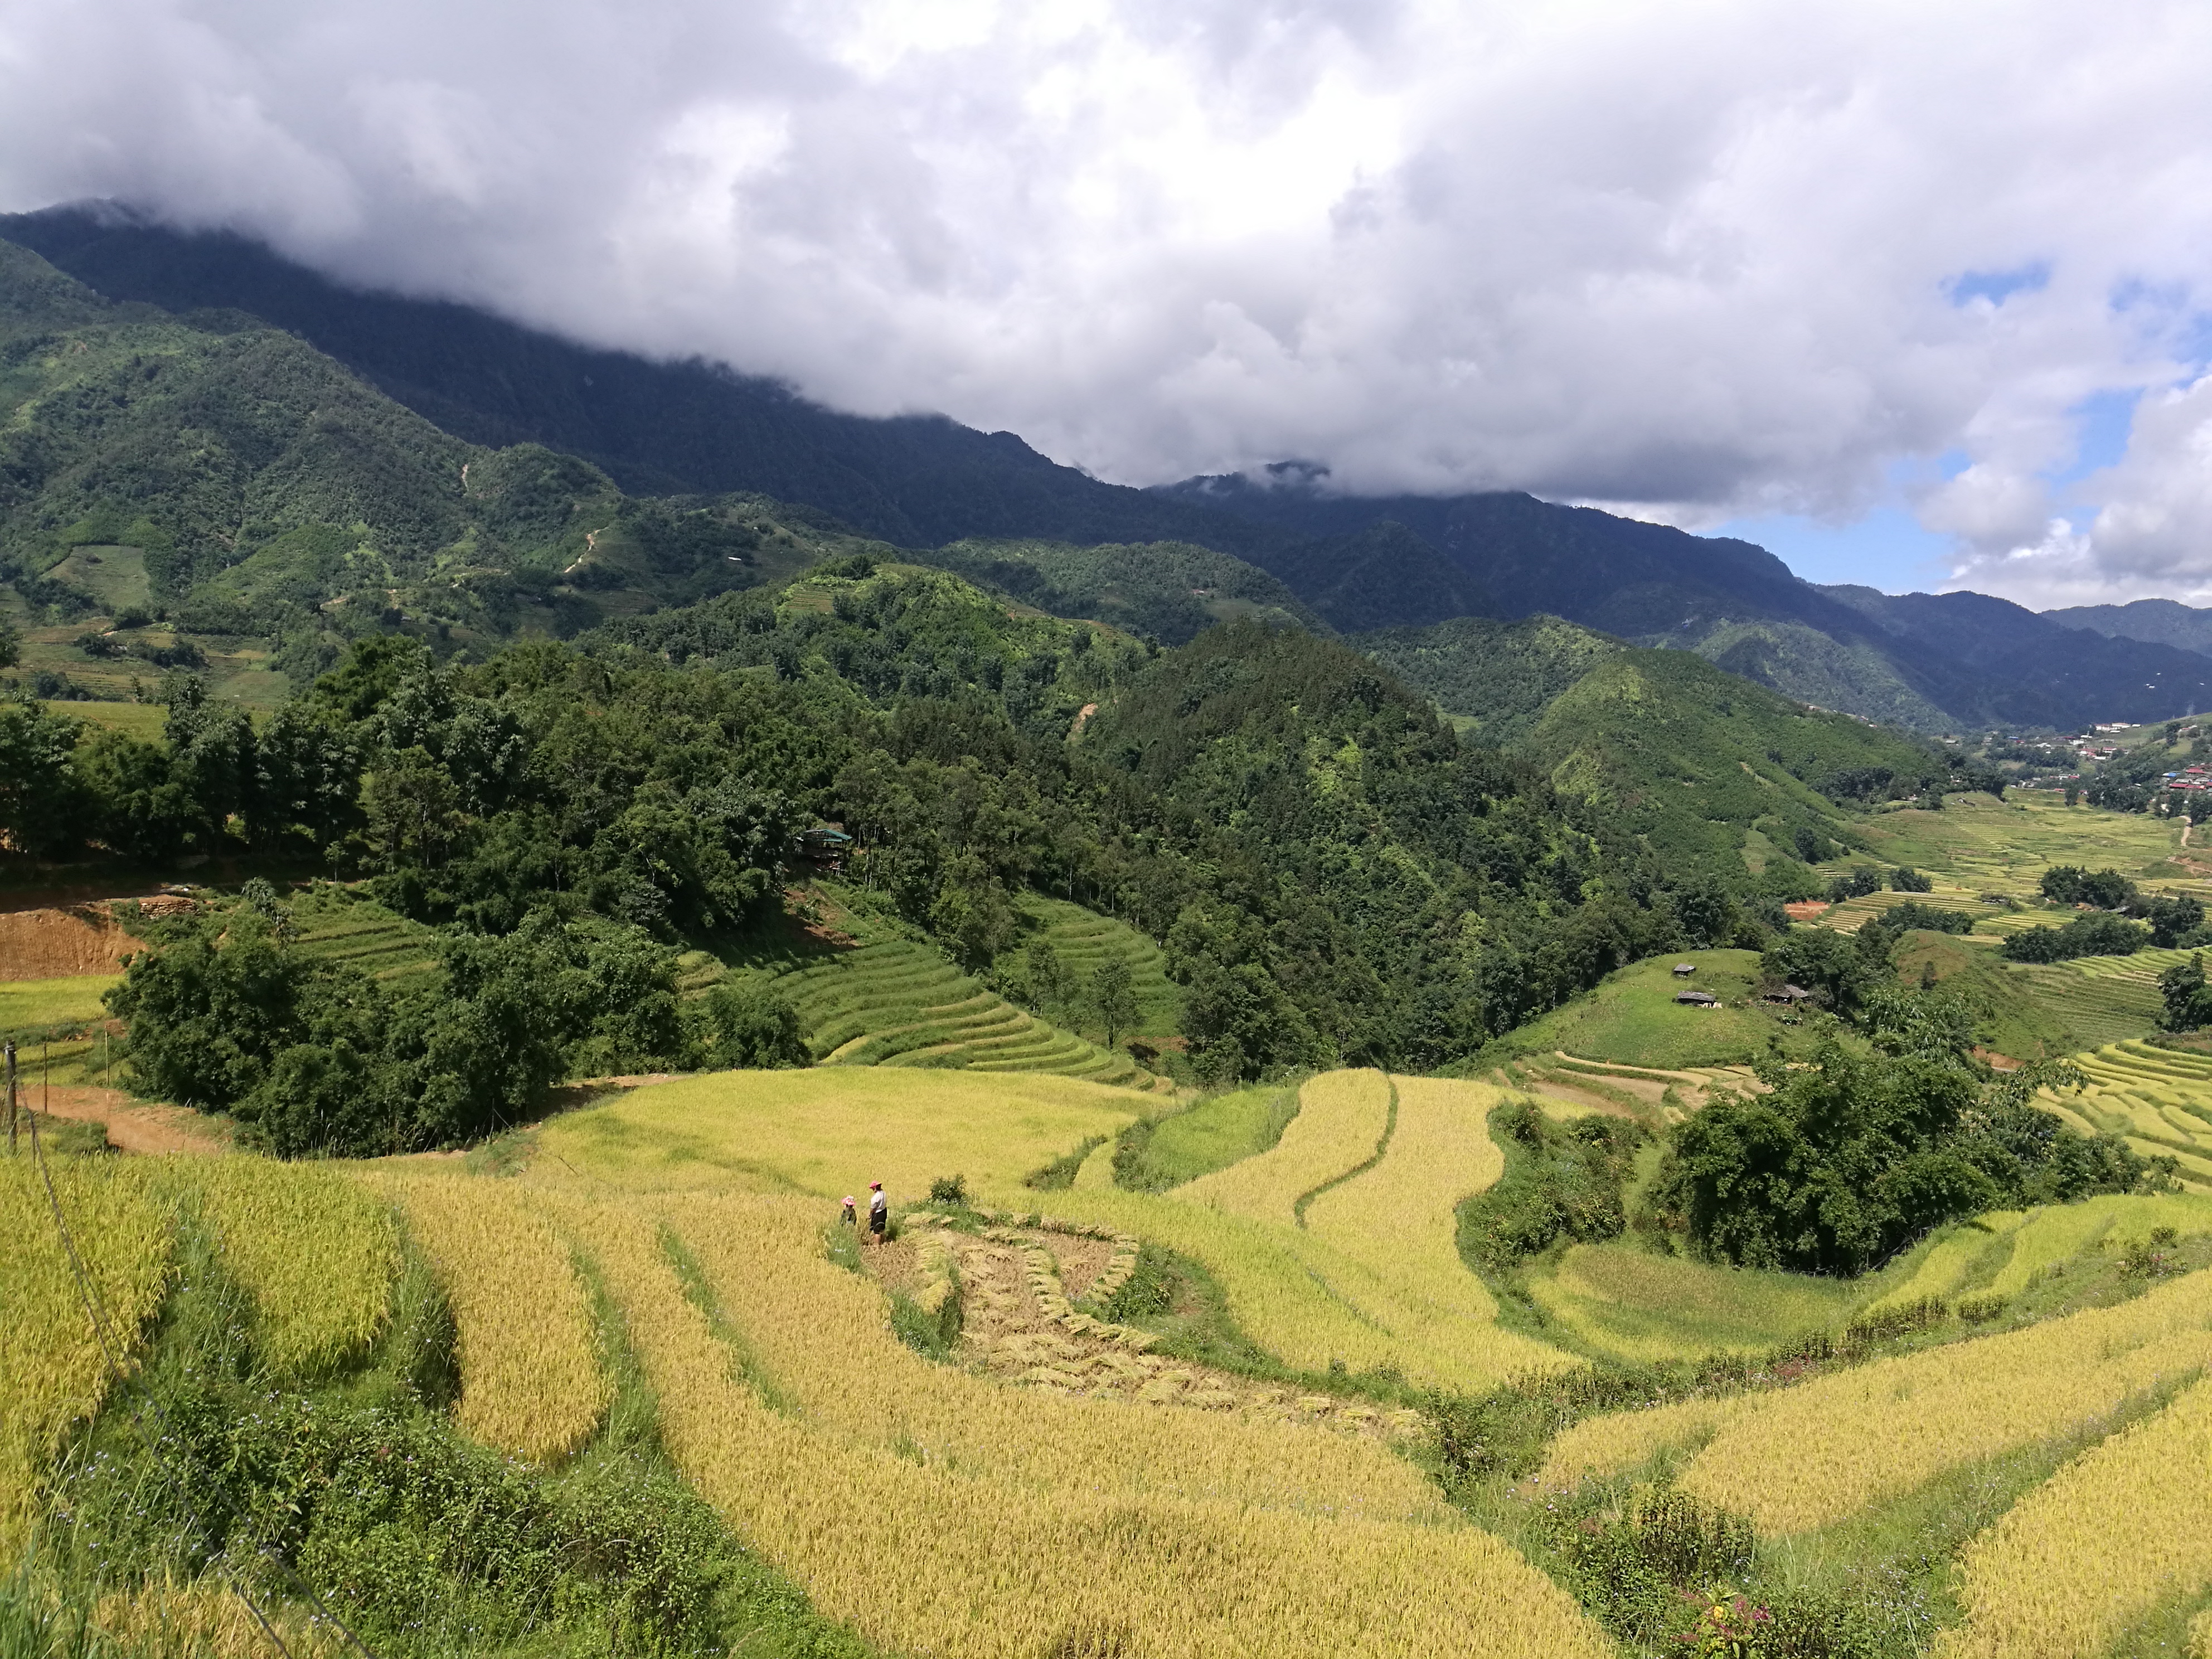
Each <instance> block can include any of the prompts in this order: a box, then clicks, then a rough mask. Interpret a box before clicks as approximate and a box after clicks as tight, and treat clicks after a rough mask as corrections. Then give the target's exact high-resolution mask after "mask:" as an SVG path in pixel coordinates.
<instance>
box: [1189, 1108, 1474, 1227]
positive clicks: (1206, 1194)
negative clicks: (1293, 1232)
mask: <svg viewBox="0 0 2212 1659" xmlns="http://www.w3.org/2000/svg"><path fill="white" fill-rule="evenodd" d="M1394 1102H1395V1090H1394V1088H1393V1085H1392V1084H1391V1081H1390V1079H1389V1078H1387V1077H1385V1076H1383V1073H1380V1072H1372V1071H1352V1072H1324V1073H1322V1074H1321V1075H1320V1076H1319V1077H1316V1078H1315V1079H1312V1080H1311V1081H1310V1082H1309V1083H1308V1084H1307V1085H1305V1086H1304V1088H1303V1089H1301V1090H1299V1091H1298V1115H1297V1116H1296V1117H1294V1118H1292V1119H1291V1121H1290V1124H1289V1126H1288V1127H1285V1129H1284V1131H1283V1136H1282V1139H1280V1140H1279V1141H1277V1142H1276V1143H1275V1145H1274V1146H1273V1147H1272V1148H1271V1149H1270V1150H1268V1151H1267V1152H1261V1153H1260V1154H1259V1155H1258V1156H1257V1157H1255V1158H1244V1159H1242V1160H1241V1161H1239V1162H1237V1163H1235V1164H1231V1165H1229V1167H1228V1168H1226V1169H1225V1170H1215V1171H1214V1172H1213V1173H1212V1175H1207V1176H1200V1177H1199V1178H1198V1179H1197V1180H1195V1181H1191V1182H1185V1183H1184V1184H1183V1185H1182V1186H1181V1187H1179V1188H1176V1196H1177V1197H1178V1198H1181V1199H1182V1200H1183V1201H1184V1202H1186V1203H1189V1204H1202V1205H1204V1206H1206V1208H1208V1209H1211V1210H1220V1211H1224V1212H1226V1213H1228V1214H1231V1215H1241V1216H1244V1217H1247V1218H1249V1219H1251V1220H1254V1221H1265V1222H1273V1223H1274V1224H1275V1225H1279V1226H1295V1225H1297V1221H1298V1216H1297V1209H1298V1201H1299V1200H1301V1199H1303V1198H1304V1197H1305V1196H1306V1195H1307V1194H1310V1193H1312V1192H1314V1191H1315V1190H1316V1189H1317V1188H1321V1187H1323V1186H1325V1185H1327V1184H1328V1182H1333V1181H1336V1180H1340V1179H1341V1178H1342V1177H1343V1176H1346V1174H1347V1173H1349V1172H1350V1171H1351V1170H1355V1169H1358V1167H1359V1166H1360V1165H1361V1164H1364V1163H1366V1162H1367V1161H1368V1160H1370V1158H1373V1157H1374V1156H1375V1154H1376V1150H1377V1149H1378V1148H1379V1147H1380V1146H1382V1144H1383V1137H1384V1136H1385V1135H1386V1134H1388V1133H1389V1131H1390V1121H1391V1111H1392V1107H1393V1104H1394ZM1492 1178H1493V1179H1495V1177H1492Z"/></svg>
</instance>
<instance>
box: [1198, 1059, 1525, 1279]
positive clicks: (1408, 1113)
mask: <svg viewBox="0 0 2212 1659" xmlns="http://www.w3.org/2000/svg"><path fill="white" fill-rule="evenodd" d="M1353 1075H1354V1076H1364V1075H1365V1074H1364V1073H1353ZM1316 1081H1319V1079H1316ZM1393 1083H1394V1086H1395V1088H1396V1090H1397V1094H1398V1112H1397V1118H1396V1121H1395V1124H1394V1126H1393V1127H1392V1128H1391V1132H1390V1142H1389V1146H1388V1148H1387V1149H1386V1150H1385V1151H1384V1152H1383V1161H1382V1162H1381V1163H1379V1164H1376V1166H1375V1167H1374V1168H1373V1169H1371V1170H1367V1171H1366V1172H1365V1173H1364V1174H1362V1175H1358V1176H1353V1177H1352V1179H1351V1180H1349V1181H1347V1182H1344V1183H1343V1184H1342V1185H1340V1186H1337V1187H1332V1188H1329V1189H1328V1191H1327V1192H1324V1193H1322V1194H1320V1195H1319V1196H1318V1197H1316V1198H1315V1199H1314V1200H1313V1201H1312V1202H1311V1203H1310V1204H1309V1205H1308V1206H1306V1212H1305V1225H1306V1228H1307V1231H1310V1232H1311V1233H1312V1234H1313V1236H1314V1237H1316V1238H1318V1239H1320V1240H1321V1241H1322V1243H1326V1244H1328V1245H1329V1246H1330V1247H1332V1248H1333V1249H1337V1250H1340V1251H1341V1252H1342V1253H1343V1254H1344V1255H1346V1256H1348V1257H1350V1258H1351V1259H1352V1261H1356V1262H1358V1264H1359V1265H1360V1266H1362V1267H1365V1268H1366V1269H1367V1270H1368V1271H1369V1272H1370V1273H1372V1274H1374V1275H1375V1276H1376V1278H1377V1279H1381V1280H1383V1281H1385V1282H1387V1283H1388V1284H1389V1285H1390V1287H1391V1288H1392V1290H1393V1291H1395V1293H1396V1295H1397V1297H1398V1298H1399V1299H1400V1300H1401V1302H1402V1303H1404V1304H1407V1306H1408V1307H1410V1308H1413V1309H1416V1310H1427V1311H1429V1312H1431V1313H1432V1314H1433V1316H1436V1317H1437V1318H1439V1319H1449V1318H1457V1319H1464V1320H1471V1321H1476V1322H1488V1321H1491V1320H1494V1319H1496V1318H1497V1317H1498V1304H1497V1303H1496V1301H1494V1300H1493V1299H1492V1297H1491V1294H1490V1291H1488V1289H1486V1287H1485V1286H1484V1285H1483V1282H1482V1281H1481V1280H1480V1279H1477V1278H1476V1277H1475V1276H1474V1274H1473V1273H1469V1272H1468V1270H1467V1264H1466V1263H1465V1262H1463V1261H1461V1260H1460V1259H1459V1245H1458V1243H1457V1237H1456V1228H1455V1222H1454V1218H1453V1207H1454V1206H1455V1205H1457V1204H1458V1202H1459V1200H1462V1198H1465V1197H1467V1196H1468V1194H1471V1193H1480V1192H1485V1191H1487V1190H1488V1189H1489V1188H1491V1186H1492V1185H1493V1184H1494V1183H1495V1182H1497V1180H1498V1176H1501V1175H1503V1174H1504V1173H1505V1154H1504V1152H1501V1151H1500V1150H1499V1149H1498V1143H1497V1142H1496V1141H1494V1140H1492V1139H1491V1138H1490V1133H1489V1130H1488V1127H1486V1125H1487V1120H1488V1118H1489V1115H1490V1111H1491V1109H1492V1107H1494V1106H1496V1105H1498V1103H1500V1102H1501V1101H1503V1100H1504V1098H1505V1097H1504V1092H1503V1091H1500V1090H1498V1089H1495V1088H1492V1087H1491V1086H1490V1085H1487V1084H1482V1083H1460V1082H1451V1081H1447V1080H1444V1079H1438V1078H1398V1079H1394V1080H1393ZM1306 1086H1307V1088H1309V1089H1311V1088H1312V1087H1314V1085H1313V1084H1308V1085H1306ZM1304 1116H1305V1112H1304V1110H1301V1112H1300V1113H1299V1115H1298V1116H1297V1117H1296V1118H1293V1119H1292V1120H1291V1126H1290V1129H1289V1130H1286V1131H1285V1134H1284V1139H1289V1138H1290V1134H1291V1133H1292V1132H1294V1131H1296V1129H1297V1127H1298V1124H1299V1123H1300V1122H1301V1121H1304ZM1251 1162H1253V1163H1255V1164H1256V1163H1259V1162H1261V1160H1260V1159H1258V1158H1254V1159H1252V1160H1251ZM1235 1167H1237V1166H1235V1165H1231V1168H1232V1169H1233V1168H1235ZM1223 1173H1225V1174H1226V1173H1227V1171H1224V1172H1223ZM1202 1184H1204V1183H1202V1182H1192V1183H1191V1185H1192V1186H1193V1187H1196V1186H1200V1185H1202Z"/></svg>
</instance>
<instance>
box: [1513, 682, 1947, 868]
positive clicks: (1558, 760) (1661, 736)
mask: <svg viewBox="0 0 2212 1659" xmlns="http://www.w3.org/2000/svg"><path fill="white" fill-rule="evenodd" d="M1522 748H1523V749H1525V750H1527V751H1528V753H1530V754H1532V755H1534V757H1537V758H1538V759H1539V760H1540V761H1541V763H1543V764H1544V765H1545V766H1547V768H1548V769H1549V770H1550V774H1551V778H1552V782H1553V786H1554V787H1557V788H1558V789H1559V790H1560V791H1561V792H1562V793H1567V794H1571V795H1577V796H1580V797H1581V798H1583V799H1586V800H1588V801H1589V802H1590V803H1591V804H1592V805H1595V806H1597V807H1599V808H1601V809H1602V810H1606V811H1617V812H1619V813H1620V815H1621V816H1622V817H1623V818H1624V819H1625V820H1626V822H1627V823H1629V824H1631V825H1632V826H1633V827H1634V829H1635V830H1636V831H1637V833H1638V834H1639V835H1641V836H1645V837H1647V838H1648V839H1649V841H1650V844H1651V845H1652V847H1653V848H1656V849H1657V850H1658V851H1659V852H1660V853H1661V854H1662V856H1664V857H1667V858H1669V859H1678V858H1681V859H1692V860H1697V861H1699V863H1701V864H1704V865H1705V866H1707V867H1709V868H1713V869H1717V870H1726V869H1728V868H1729V867H1730V866H1734V865H1736V864H1737V863H1738V862H1739V860H1741V852H1742V848H1743V847H1744V845H1745V841H1746V836H1747V831H1749V830H1752V829H1758V830H1759V831H1760V833H1761V834H1762V835H1764V836H1765V838H1766V840H1767V841H1768V842H1770V843H1771V845H1772V846H1774V847H1775V848H1780V849H1785V850H1786V849H1790V848H1794V847H1795V846H1796V837H1797V836H1798V834H1799V832H1801V831H1802V832H1804V833H1806V834H1807V835H1808V836H1819V837H1827V836H1841V837H1844V838H1846V839H1854V840H1855V839H1856V838H1857V833H1856V830H1855V829H1853V827H1852V825H1851V815H1850V813H1849V812H1848V811H1846V809H1845V808H1844V807H1843V806H1842V805H1838V799H1839V798H1845V799H1848V798H1852V797H1866V798H1871V799H1882V798H1884V797H1885V796H1887V795H1891V794H1899V793H1901V794H1912V793H1918V791H1919V789H1920V788H1921V787H1924V786H1925V785H1926V784H1927V783H1928V782H1929V781H1935V782H1936V783H1938V784H1939V786H1940V783H1941V781H1943V780H1944V778H1945V771H1944V768H1943V766H1942V762H1941V761H1940V760H1938V759H1937V758H1936V757H1935V756H1934V755H1933V754H1932V753H1931V752H1930V751H1929V750H1927V749H1925V748H1923V747H1922V746H1921V745H1919V744H1916V743H1914V742H1912V741H1911V740H1909V739H1908V738H1904V737H1902V736H1900V735H1899V734H1898V733H1896V732H1889V731H1885V730H1883V729H1881V728H1880V727H1877V726H1869V725H1867V724H1866V723H1865V722H1863V721H1861V720H1853V719H1851V718H1850V716H1848V715H1844V714H1826V713H1822V712H1820V711H1817V710H1814V709H1808V708H1805V707H1803V706H1802V705H1801V704H1797V703H1794V702H1790V701H1789V700H1788V699H1787V698H1784V697H1781V696H1776V695H1775V694H1774V693H1773V692H1771V691H1767V690H1763V689H1761V688H1760V687H1758V686H1753V685H1747V684H1745V683H1744V682H1743V681H1741V680H1739V679H1735V678H1732V677H1730V676H1729V675H1727V674H1724V673H1723V672H1722V671H1720V670H1719V669H1717V668H1715V667H1714V666H1713V665H1711V664H1710V663H1708V662H1706V661H1705V659H1702V658H1700V657H1698V656H1696V655H1694V654H1693V653H1689V652H1686V651H1627V652H1622V653H1619V654H1617V655H1614V656H1611V657H1608V658H1607V659H1605V660H1603V661H1602V662H1601V663H1599V664H1598V665H1596V666H1595V668H1593V669H1592V670H1591V671H1589V673H1588V674H1586V675H1584V676H1583V678H1581V679H1579V680H1577V682H1576V683H1575V684H1574V685H1573V686H1572V687H1571V688H1570V689H1569V690H1566V691H1565V692H1563V693H1562V694H1561V695H1560V696H1558V697H1557V698H1556V699H1554V700H1553V702H1552V703H1551V704H1550V706H1549V707H1547V708H1546V709H1545V711H1544V713H1543V714H1542V716H1541V718H1540V719H1539V720H1537V721H1536V723H1535V726H1534V728H1533V729H1532V730H1531V731H1530V732H1529V733H1528V736H1527V737H1526V738H1524V739H1523V740H1522ZM1771 873H1772V874H1777V875H1778V873H1779V872H1771ZM1792 896H1795V895H1792Z"/></svg>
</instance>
